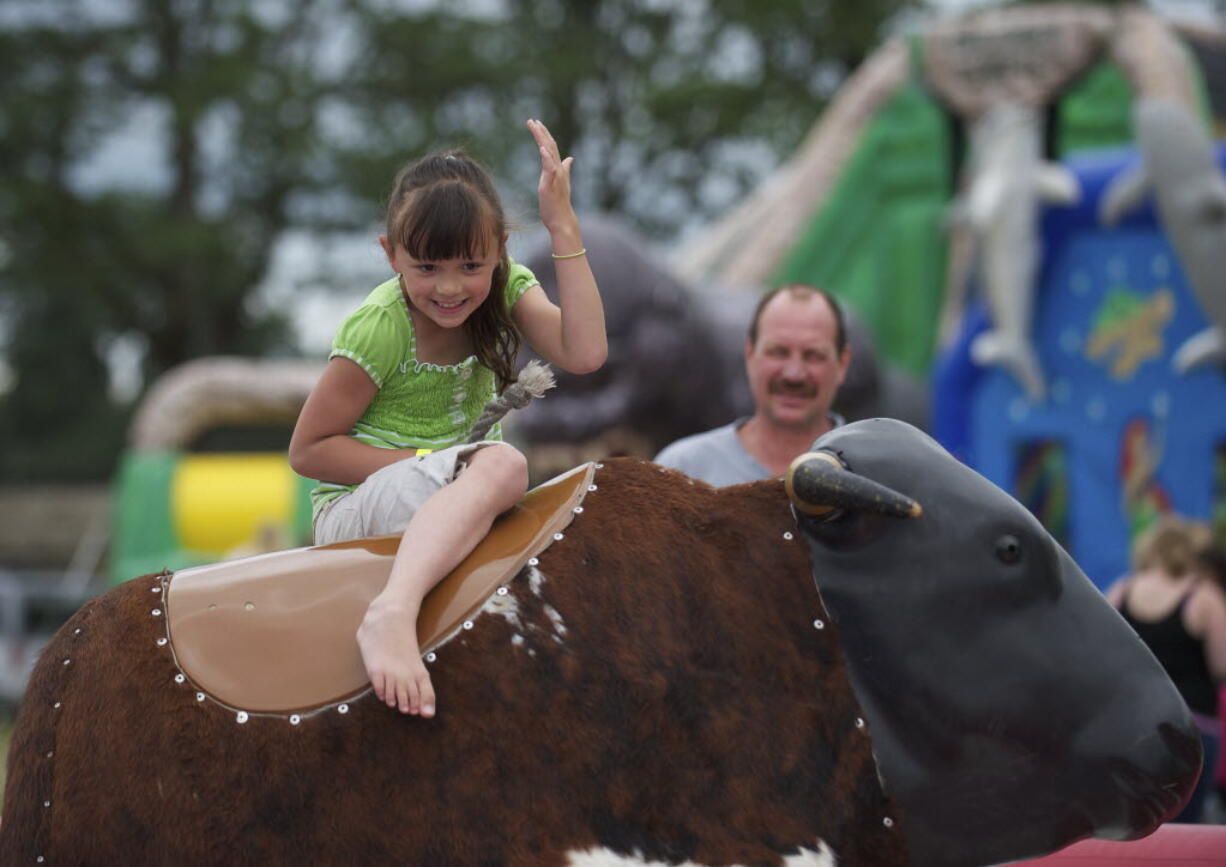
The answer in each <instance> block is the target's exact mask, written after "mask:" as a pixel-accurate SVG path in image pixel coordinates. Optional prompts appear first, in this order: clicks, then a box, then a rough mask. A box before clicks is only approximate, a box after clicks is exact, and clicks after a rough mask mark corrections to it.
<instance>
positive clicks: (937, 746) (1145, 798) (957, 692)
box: [788, 419, 1202, 867]
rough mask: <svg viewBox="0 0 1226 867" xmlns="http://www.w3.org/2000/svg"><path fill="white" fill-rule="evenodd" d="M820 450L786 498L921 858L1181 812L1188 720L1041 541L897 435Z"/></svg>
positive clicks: (1116, 620)
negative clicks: (792, 507) (794, 512)
mask: <svg viewBox="0 0 1226 867" xmlns="http://www.w3.org/2000/svg"><path fill="white" fill-rule="evenodd" d="M814 448H815V452H814V453H812V454H810V455H805V456H802V457H801V458H799V459H798V460H797V461H796V463H795V464H793V467H792V470H791V471H790V472H789V474H788V491H789V494H790V495H791V496H792V498H793V503H794V504H795V505H796V509H797V512H798V521H799V523H800V526H801V529H802V530H803V531H804V533H805V536H806V538H807V540H808V544H809V548H810V550H811V551H812V556H813V570H814V576H815V578H816V580H817V584H818V589H819V590H820V592H821V595H822V599H823V602H824V603H825V605H826V608H827V611H828V612H829V615H830V617H831V618H832V619H833V620H834V621H835V622H836V623H837V624H838V625H839V626H840V635H841V639H842V642H843V647H844V650H845V653H846V656H847V663H848V666H849V670H850V674H851V677H852V682H853V686H854V688H855V691H856V695H857V698H858V699H859V702H860V704H861V706H862V707H863V709H864V711H865V713H866V715H867V716H868V720H869V724H870V727H871V728H870V731H871V734H872V738H873V747H874V752H875V754H876V756H877V761H878V767H879V769H880V772H881V775H882V778H883V781H884V784H885V787H886V790H887V792H888V793H889V794H890V795H892V796H893V797H894V798H895V800H896V801H897V802H898V803H899V805H900V806H901V807H902V808H903V810H904V812H905V816H904V823H903V831H904V833H905V835H906V839H907V844H908V847H909V849H910V851H911V857H912V860H913V862H914V863H916V864H924V865H935V867H954V865H958V867H961V865H979V864H994V863H1000V862H1004V861H1011V860H1015V859H1019V858H1023V857H1028V856H1032V855H1038V854H1042V853H1045V852H1050V851H1053V850H1055V849H1058V848H1060V847H1062V846H1064V845H1066V844H1068V843H1071V842H1073V841H1075V840H1078V839H1081V838H1084V837H1088V836H1094V837H1100V838H1105V839H1117V840H1118V839H1132V838H1136V837H1140V836H1144V835H1145V834H1148V833H1150V832H1151V831H1153V830H1154V829H1155V828H1156V827H1157V826H1158V825H1159V824H1160V823H1161V822H1162V821H1163V820H1164V819H1167V818H1169V817H1170V816H1172V815H1174V814H1175V813H1176V812H1177V811H1178V810H1179V808H1180V807H1181V806H1182V804H1183V802H1184V801H1186V799H1187V797H1188V795H1189V794H1190V793H1191V790H1192V787H1193V786H1194V785H1195V782H1196V778H1197V772H1198V770H1199V768H1200V763H1201V759H1202V757H1201V746H1200V740H1199V737H1198V735H1197V732H1196V729H1195V728H1194V727H1193V724H1192V721H1191V717H1190V715H1189V713H1188V710H1187V708H1186V706H1185V705H1184V703H1183V701H1182V699H1181V698H1180V697H1179V694H1178V693H1177V692H1176V690H1175V688H1174V686H1173V685H1172V684H1171V682H1170V680H1169V679H1168V678H1167V676H1166V674H1165V673H1164V672H1163V670H1162V668H1161V667H1160V666H1159V664H1158V662H1157V661H1156V660H1155V659H1154V657H1153V655H1152V654H1151V653H1150V652H1149V650H1148V649H1147V648H1146V647H1145V646H1144V645H1143V644H1142V643H1141V642H1140V640H1139V639H1138V638H1137V637H1136V635H1135V634H1134V633H1133V631H1132V629H1131V628H1130V627H1129V626H1128V625H1127V624H1126V623H1125V622H1124V621H1123V619H1122V618H1121V617H1120V616H1119V615H1118V614H1117V613H1116V612H1115V611H1114V610H1113V609H1112V608H1111V606H1110V605H1108V604H1107V602H1106V600H1105V599H1104V598H1103V597H1102V596H1101V594H1100V593H1099V592H1098V590H1097V589H1096V588H1095V587H1094V585H1093V584H1091V583H1090V581H1089V580H1088V579H1087V578H1086V576H1085V575H1084V573H1082V571H1081V570H1080V569H1079V568H1078V566H1077V564H1076V563H1074V562H1073V560H1072V558H1071V557H1069V555H1068V554H1067V553H1065V551H1064V550H1063V549H1062V548H1061V547H1060V546H1059V545H1058V544H1057V543H1056V542H1055V540H1054V539H1053V538H1052V537H1051V536H1050V535H1049V534H1048V533H1047V531H1046V530H1045V529H1044V528H1043V526H1042V525H1041V524H1040V523H1039V522H1038V521H1037V520H1036V519H1035V518H1034V517H1033V516H1032V515H1031V514H1030V513H1029V512H1028V511H1027V510H1026V509H1025V508H1024V507H1023V506H1022V505H1021V504H1020V503H1018V502H1017V501H1016V500H1014V499H1013V498H1012V497H1010V496H1009V495H1008V494H1006V493H1005V492H1004V491H1002V490H1001V489H1000V488H998V487H996V486H995V485H993V484H992V483H991V482H989V481H988V480H987V479H985V478H983V477H982V476H980V475H979V474H978V473H976V472H974V471H973V470H971V469H969V468H968V467H966V466H965V465H963V464H961V463H959V462H958V461H957V460H956V459H954V458H953V457H952V456H951V455H950V454H949V453H948V452H946V451H945V450H944V449H943V448H941V446H940V445H938V444H937V443H936V442H935V441H933V440H932V439H931V438H929V437H928V436H925V435H924V434H923V433H921V432H919V431H918V430H916V429H915V428H913V427H911V426H910V425H907V424H904V423H902V422H897V421H892V420H888V419H871V420H868V421H864V422H859V423H856V424H852V425H848V426H846V427H843V428H839V429H836V430H834V431H832V432H830V433H829V434H827V435H825V436H824V437H822V438H821V439H819V440H818V441H817V443H816V444H815V447H814ZM916 503H919V504H921V505H922V507H923V508H922V513H921V510H920V508H919V507H918V506H916V505H915V504H916Z"/></svg>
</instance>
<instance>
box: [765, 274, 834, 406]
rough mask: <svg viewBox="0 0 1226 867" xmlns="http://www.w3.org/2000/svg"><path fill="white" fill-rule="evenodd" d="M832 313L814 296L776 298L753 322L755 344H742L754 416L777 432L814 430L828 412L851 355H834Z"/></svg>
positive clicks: (780, 295)
mask: <svg viewBox="0 0 1226 867" xmlns="http://www.w3.org/2000/svg"><path fill="white" fill-rule="evenodd" d="M835 327H836V326H835V319H834V312H833V311H832V310H831V309H830V305H829V304H828V303H826V299H825V298H822V297H821V296H820V295H815V294H812V293H805V294H803V295H801V296H800V297H798V298H796V297H793V296H792V294H791V292H786V291H785V292H781V293H779V294H778V295H776V296H775V297H774V298H772V299H771V300H770V302H769V303H768V304H767V305H766V308H765V309H764V310H763V311H762V316H761V318H760V319H759V320H758V341H757V343H756V344H750V343H749V342H748V341H746V343H745V370H746V373H747V374H748V377H749V388H750V391H751V392H752V393H753V399H754V406H755V411H756V413H757V414H758V415H759V416H763V417H765V419H766V420H767V421H769V422H770V423H771V424H773V425H776V426H778V427H782V428H792V429H806V428H813V427H816V426H818V425H819V424H820V423H821V422H822V420H823V419H825V417H826V414H827V413H828V412H829V411H830V405H831V404H832V403H833V402H834V396H835V394H836V393H837V391H838V388H839V386H840V385H841V384H842V383H843V377H844V375H845V374H846V373H847V364H848V362H849V361H850V360H851V352H850V350H848V349H847V348H844V350H843V352H842V354H840V353H838V352H837V351H836V349H835Z"/></svg>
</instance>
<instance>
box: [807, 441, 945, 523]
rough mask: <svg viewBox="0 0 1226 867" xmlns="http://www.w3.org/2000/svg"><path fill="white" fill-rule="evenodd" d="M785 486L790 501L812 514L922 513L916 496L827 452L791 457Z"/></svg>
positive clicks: (912, 515) (902, 515)
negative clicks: (851, 467) (847, 511)
mask: <svg viewBox="0 0 1226 867" xmlns="http://www.w3.org/2000/svg"><path fill="white" fill-rule="evenodd" d="M784 486H785V487H786V488H787V491H788V498H789V499H791V501H792V505H793V506H795V507H796V508H797V510H799V511H801V512H804V513H805V514H807V515H813V516H815V517H824V516H826V515H829V514H830V513H831V512H833V511H834V510H835V509H850V510H852V511H857V512H879V513H880V514H883V515H890V516H891V517H895V518H918V517H919V516H920V515H921V514H922V513H923V509H921V508H920V504H919V503H917V502H915V500H913V499H911V498H910V497H906V496H903V495H902V494H900V493H898V492H897V491H895V490H893V489H891V488H887V487H886V486H885V485H882V484H879V483H877V482H874V481H873V480H872V479H866V478H865V477H864V476H858V475H856V474H855V473H853V472H851V471H850V470H847V469H845V468H844V467H843V465H842V464H841V463H839V459H838V458H836V457H835V456H834V455H832V454H830V453H829V452H808V453H807V454H803V455H800V456H799V457H798V458H796V460H794V461H792V465H791V466H790V467H788V472H787V475H786V476H784Z"/></svg>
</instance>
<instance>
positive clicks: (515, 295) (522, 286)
mask: <svg viewBox="0 0 1226 867" xmlns="http://www.w3.org/2000/svg"><path fill="white" fill-rule="evenodd" d="M540 282H541V281H540V280H537V279H536V275H535V274H533V273H532V271H531V270H530V269H529V268H528V267H527V266H525V265H521V264H519V263H518V262H515V261H512V262H511V271H510V273H509V274H507V287H506V290H505V291H506V299H507V309H508V310H510V309H511V308H512V307H514V306H515V302H516V301H518V300H519V299H520V298H522V297H524V293H525V292H527V291H528V290H529V289H531V288H532V287H533V286H539V285H540Z"/></svg>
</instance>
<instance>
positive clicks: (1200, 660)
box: [1120, 593, 1217, 717]
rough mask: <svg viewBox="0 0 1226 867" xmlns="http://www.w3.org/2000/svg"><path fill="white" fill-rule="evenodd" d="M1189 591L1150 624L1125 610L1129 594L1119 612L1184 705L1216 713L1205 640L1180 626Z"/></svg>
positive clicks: (1215, 696)
mask: <svg viewBox="0 0 1226 867" xmlns="http://www.w3.org/2000/svg"><path fill="white" fill-rule="evenodd" d="M1191 595H1192V594H1191V593H1188V595H1187V596H1184V597H1183V599H1181V600H1180V602H1179V604H1178V605H1176V606H1175V610H1174V611H1172V612H1171V613H1170V614H1168V615H1167V616H1166V617H1164V618H1162V619H1161V620H1155V621H1154V622H1152V623H1149V622H1146V621H1144V620H1137V619H1135V618H1134V617H1133V616H1132V615H1131V614H1130V613H1129V612H1128V596H1127V593H1125V595H1124V601H1123V603H1122V604H1121V605H1120V614H1122V615H1124V619H1125V620H1126V621H1128V625H1129V626H1131V627H1132V628H1133V629H1135V630H1136V633H1137V635H1138V636H1140V638H1141V640H1142V641H1144V642H1145V644H1146V645H1147V646H1148V647H1149V649H1150V650H1151V651H1152V652H1153V654H1154V656H1156V657H1157V658H1158V661H1159V662H1160V663H1162V667H1163V668H1165V669H1166V673H1167V676H1169V677H1170V679H1171V680H1172V681H1173V682H1174V684H1175V688H1176V689H1178V690H1179V694H1180V695H1181V696H1183V700H1184V701H1185V702H1187V705H1188V707H1189V708H1191V709H1192V710H1194V711H1196V712H1197V713H1201V714H1205V715H1206V716H1211V717H1216V716H1217V689H1216V688H1215V687H1214V685H1213V678H1212V677H1210V676H1209V665H1208V663H1207V662H1205V642H1203V641H1202V640H1201V639H1199V638H1197V637H1196V636H1194V635H1191V634H1189V633H1188V630H1186V629H1184V626H1183V607H1184V606H1185V605H1186V604H1187V603H1188V599H1189V597H1191Z"/></svg>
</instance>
